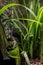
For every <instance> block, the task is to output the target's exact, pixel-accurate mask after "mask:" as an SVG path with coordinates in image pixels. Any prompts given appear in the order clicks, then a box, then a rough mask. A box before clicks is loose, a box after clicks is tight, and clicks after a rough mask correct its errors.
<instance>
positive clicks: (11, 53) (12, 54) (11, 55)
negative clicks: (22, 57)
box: [8, 46, 19, 58]
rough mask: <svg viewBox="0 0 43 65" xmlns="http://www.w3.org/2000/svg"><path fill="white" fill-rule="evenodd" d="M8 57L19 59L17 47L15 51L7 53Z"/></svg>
mask: <svg viewBox="0 0 43 65" xmlns="http://www.w3.org/2000/svg"><path fill="white" fill-rule="evenodd" d="M8 55H9V56H10V57H12V58H19V48H18V46H17V47H16V48H15V49H13V50H11V51H9V52H8Z"/></svg>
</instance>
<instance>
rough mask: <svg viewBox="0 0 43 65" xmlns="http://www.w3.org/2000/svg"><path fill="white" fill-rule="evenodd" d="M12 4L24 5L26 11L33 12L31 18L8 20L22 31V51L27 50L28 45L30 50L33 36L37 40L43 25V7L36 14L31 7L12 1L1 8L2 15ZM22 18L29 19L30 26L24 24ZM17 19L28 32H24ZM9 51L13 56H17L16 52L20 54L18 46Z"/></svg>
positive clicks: (0, 13)
mask: <svg viewBox="0 0 43 65" xmlns="http://www.w3.org/2000/svg"><path fill="white" fill-rule="evenodd" d="M12 6H22V7H24V8H25V9H26V12H27V11H29V12H30V13H31V15H32V16H33V18H31V17H30V18H28V17H27V18H18V17H17V18H16V19H13V18H12V19H8V21H10V22H11V23H12V24H13V26H14V27H15V28H16V29H17V30H18V31H19V32H20V36H21V45H22V48H23V49H22V51H23V50H26V49H27V47H28V49H27V52H28V50H30V49H29V48H30V46H31V42H30V39H31V37H32V38H33V40H34V41H35V42H36V38H37V34H38V29H39V26H40V27H41V26H42V25H43V23H42V22H41V19H42V21H43V7H41V8H40V10H39V12H38V14H37V15H36V14H35V13H34V12H33V11H32V10H31V9H30V8H28V7H26V6H24V5H21V4H14V3H11V4H8V5H6V6H4V7H3V8H2V9H0V15H2V14H3V13H4V11H5V10H6V9H8V8H9V7H12ZM27 14H28V13H27ZM20 20H22V21H23V20H24V21H25V20H26V21H28V23H30V25H28V27H26V25H24V24H23V23H22V22H21V21H20ZM15 21H17V22H18V23H19V24H20V25H22V27H23V28H24V29H25V30H26V34H24V33H23V31H22V29H21V27H20V26H19V25H18V24H17V23H16V22H15ZM34 31H35V32H34ZM33 33H35V34H33ZM33 40H32V42H33ZM25 41H26V42H25ZM26 45H27V47H26ZM9 53H10V54H11V55H10V56H11V57H13V58H15V54H16V55H17V54H18V50H17V48H16V50H12V51H10V52H9ZM17 56H18V55H17Z"/></svg>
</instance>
